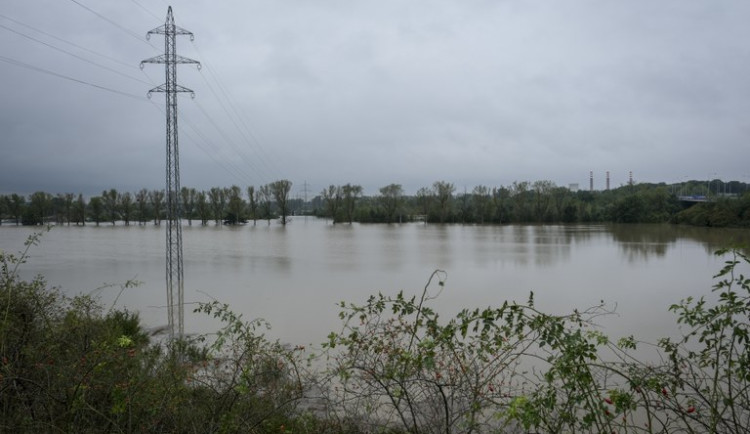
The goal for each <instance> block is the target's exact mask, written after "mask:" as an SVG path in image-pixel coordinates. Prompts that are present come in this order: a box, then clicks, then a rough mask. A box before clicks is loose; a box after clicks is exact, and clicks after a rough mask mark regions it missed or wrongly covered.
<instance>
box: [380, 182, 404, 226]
mask: <svg viewBox="0 0 750 434" xmlns="http://www.w3.org/2000/svg"><path fill="white" fill-rule="evenodd" d="M403 201H404V190H403V189H402V188H401V184H389V185H386V186H385V187H382V188H381V189H380V197H379V202H380V207H381V208H382V209H383V214H385V221H386V223H392V222H393V221H394V220H395V218H396V215H397V214H398V212H399V211H400V210H401V206H402V205H403Z"/></svg>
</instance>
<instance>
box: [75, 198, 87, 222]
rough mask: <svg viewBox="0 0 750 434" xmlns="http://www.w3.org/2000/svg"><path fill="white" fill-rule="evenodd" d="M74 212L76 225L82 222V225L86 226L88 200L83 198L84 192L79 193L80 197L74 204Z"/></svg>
mask: <svg viewBox="0 0 750 434" xmlns="http://www.w3.org/2000/svg"><path fill="white" fill-rule="evenodd" d="M73 212H74V214H75V221H76V226H77V225H78V224H79V223H80V224H81V225H82V226H86V201H85V200H84V199H83V195H82V194H80V193H79V194H78V199H77V200H76V203H75V205H74V211H73Z"/></svg>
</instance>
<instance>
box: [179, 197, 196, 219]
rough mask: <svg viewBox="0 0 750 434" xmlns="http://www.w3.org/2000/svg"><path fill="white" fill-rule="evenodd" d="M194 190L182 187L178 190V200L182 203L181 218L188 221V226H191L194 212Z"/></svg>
mask: <svg viewBox="0 0 750 434" xmlns="http://www.w3.org/2000/svg"><path fill="white" fill-rule="evenodd" d="M196 194H197V192H196V190H195V189H194V188H187V187H182V188H181V189H180V200H181V201H182V217H183V218H186V219H187V221H188V226H192V225H193V213H194V212H195V199H196Z"/></svg>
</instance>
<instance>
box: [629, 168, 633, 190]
mask: <svg viewBox="0 0 750 434" xmlns="http://www.w3.org/2000/svg"><path fill="white" fill-rule="evenodd" d="M628 185H629V186H631V187H632V186H633V171H632V170H631V171H630V172H629V175H628Z"/></svg>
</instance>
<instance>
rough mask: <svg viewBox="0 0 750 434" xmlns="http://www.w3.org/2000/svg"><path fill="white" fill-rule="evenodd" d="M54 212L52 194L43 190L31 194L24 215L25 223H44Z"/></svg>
mask: <svg viewBox="0 0 750 434" xmlns="http://www.w3.org/2000/svg"><path fill="white" fill-rule="evenodd" d="M51 212H52V195H51V194H49V193H45V192H43V191H37V192H34V193H32V194H31V197H30V198H29V206H28V207H27V208H26V210H25V212H24V215H23V224H25V225H43V224H44V223H45V222H46V221H47V218H48V217H49V215H50V214H51Z"/></svg>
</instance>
